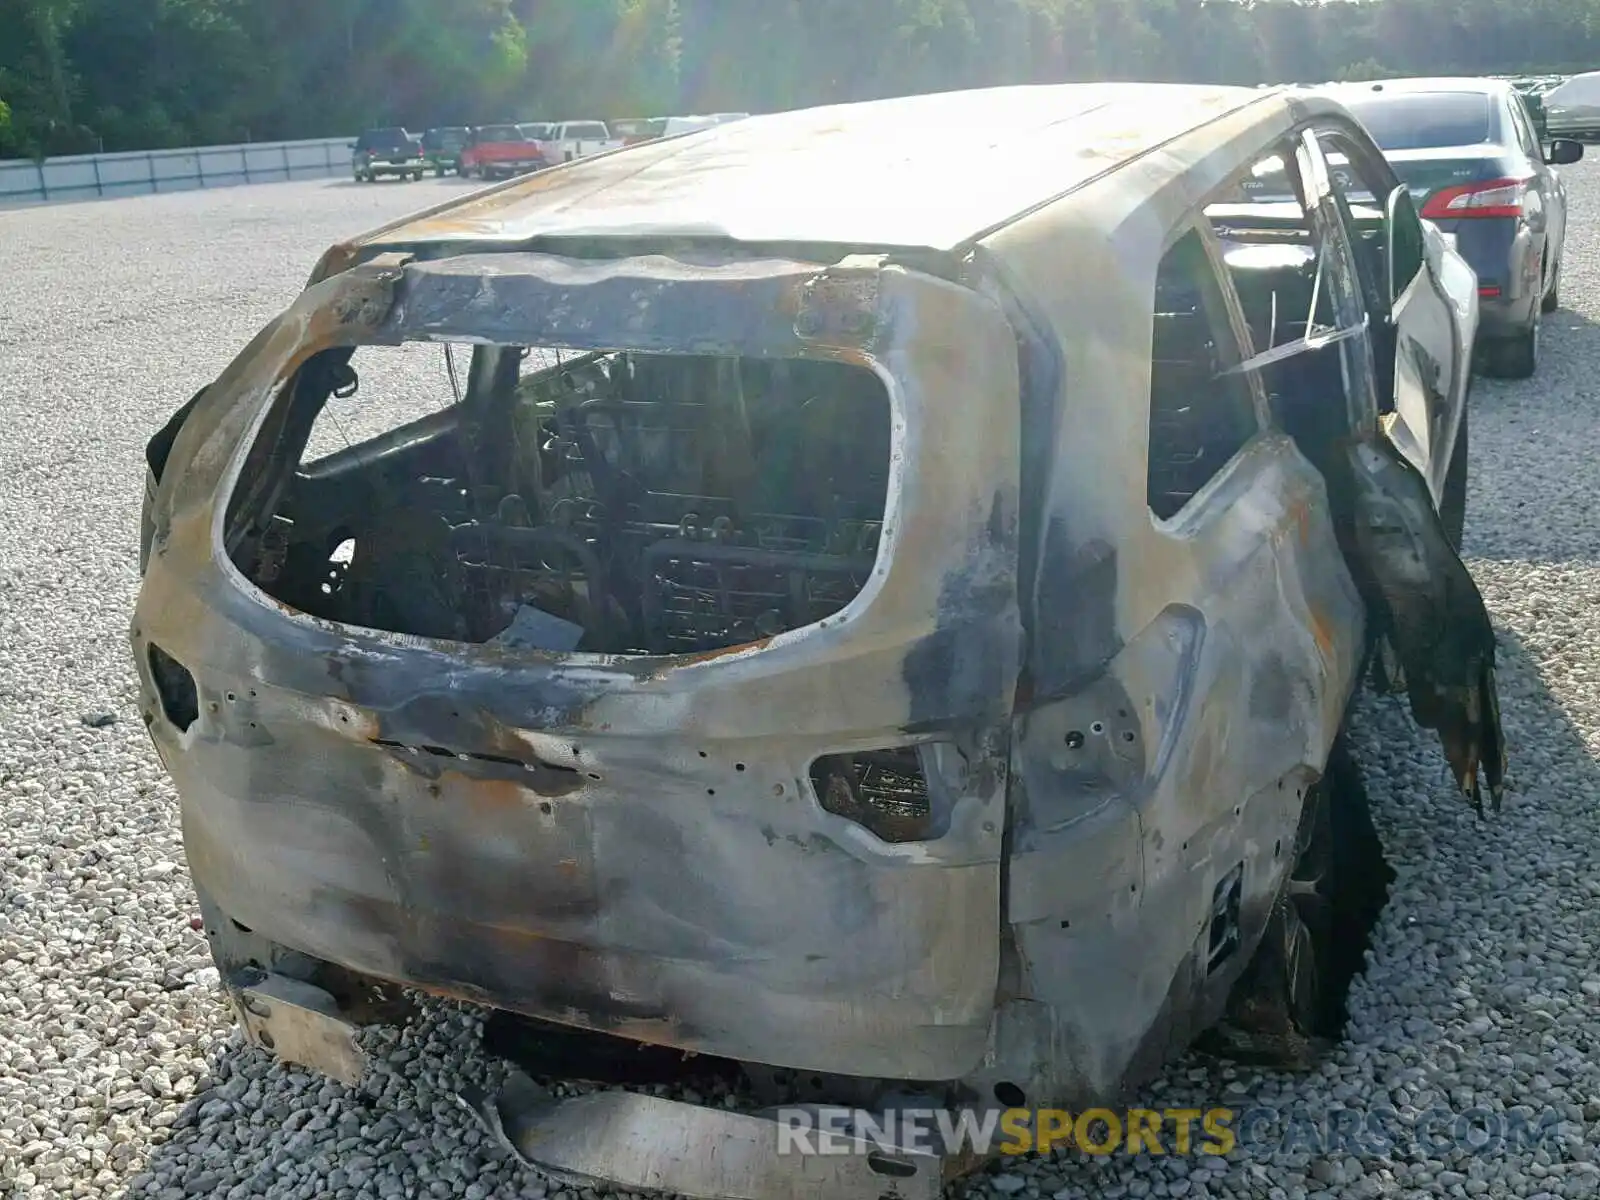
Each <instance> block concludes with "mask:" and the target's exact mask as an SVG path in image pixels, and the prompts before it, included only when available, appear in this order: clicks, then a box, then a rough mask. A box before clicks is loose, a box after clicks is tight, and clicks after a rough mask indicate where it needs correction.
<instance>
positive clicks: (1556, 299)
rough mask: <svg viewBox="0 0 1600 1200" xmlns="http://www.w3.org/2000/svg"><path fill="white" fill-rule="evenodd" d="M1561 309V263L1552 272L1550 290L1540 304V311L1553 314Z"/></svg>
mask: <svg viewBox="0 0 1600 1200" xmlns="http://www.w3.org/2000/svg"><path fill="white" fill-rule="evenodd" d="M1560 307H1561V263H1560V262H1559V261H1557V262H1556V265H1555V267H1554V268H1553V269H1552V270H1551V272H1550V290H1549V291H1548V292H1546V293H1545V294H1544V299H1543V300H1542V301H1541V302H1540V304H1539V311H1540V312H1545V313H1553V312H1555V311H1556V309H1558V308H1560Z"/></svg>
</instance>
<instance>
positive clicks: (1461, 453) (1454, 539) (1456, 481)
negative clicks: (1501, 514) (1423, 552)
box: [1439, 394, 1472, 554]
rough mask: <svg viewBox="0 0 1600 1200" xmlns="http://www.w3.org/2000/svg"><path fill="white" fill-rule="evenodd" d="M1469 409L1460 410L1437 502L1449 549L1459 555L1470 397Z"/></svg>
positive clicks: (1463, 528) (1464, 524)
mask: <svg viewBox="0 0 1600 1200" xmlns="http://www.w3.org/2000/svg"><path fill="white" fill-rule="evenodd" d="M1467 404H1468V407H1465V408H1463V409H1462V410H1461V428H1460V429H1459V430H1458V431H1457V432H1456V444H1455V449H1453V450H1452V451H1451V452H1450V469H1449V470H1448V471H1447V472H1446V473H1445V477H1444V495H1443V496H1442V497H1440V500H1439V521H1440V523H1441V524H1442V525H1443V526H1444V535H1445V537H1446V538H1447V539H1448V540H1449V542H1450V548H1451V549H1452V550H1454V551H1455V552H1456V553H1457V554H1460V553H1461V538H1462V535H1463V534H1464V533H1465V532H1466V528H1467V418H1468V417H1469V416H1470V415H1471V413H1472V409H1471V406H1470V405H1471V396H1470V394H1469V395H1468V397H1467Z"/></svg>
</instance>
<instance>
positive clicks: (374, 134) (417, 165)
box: [350, 127, 426, 183]
mask: <svg viewBox="0 0 1600 1200" xmlns="http://www.w3.org/2000/svg"><path fill="white" fill-rule="evenodd" d="M350 149H351V151H352V154H351V159H350V169H351V173H352V174H353V175H354V176H355V180H356V182H357V183H371V182H372V181H374V180H375V179H377V178H378V177H379V176H380V175H397V176H399V177H401V178H402V179H403V178H405V177H406V176H407V175H409V176H411V178H412V179H421V178H422V172H423V170H424V168H425V166H426V163H425V162H424V160H423V156H422V139H420V138H418V137H417V136H416V135H415V134H411V133H407V132H406V131H405V130H404V129H401V128H399V127H394V128H387V129H368V130H367V131H366V132H364V133H363V134H362V135H361V136H360V137H358V138H357V139H356V140H355V141H354V142H352V143H351V144H350Z"/></svg>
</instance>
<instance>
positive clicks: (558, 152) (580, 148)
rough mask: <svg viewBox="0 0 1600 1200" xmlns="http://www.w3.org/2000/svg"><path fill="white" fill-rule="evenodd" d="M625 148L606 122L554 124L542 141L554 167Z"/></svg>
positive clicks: (550, 126)
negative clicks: (613, 135)
mask: <svg viewBox="0 0 1600 1200" xmlns="http://www.w3.org/2000/svg"><path fill="white" fill-rule="evenodd" d="M622 144H623V142H622V139H621V138H614V137H612V135H611V130H610V129H608V128H607V127H606V123H605V122H604V121H553V122H551V123H550V125H549V126H548V127H547V128H546V130H545V136H544V137H542V138H540V139H539V148H540V149H541V150H542V151H543V153H544V157H545V160H546V161H547V162H550V163H552V164H556V163H566V162H572V161H573V160H574V159H579V158H587V157H588V156H589V155H591V154H600V153H602V152H604V151H606V150H616V149H618V148H619V147H621V146H622Z"/></svg>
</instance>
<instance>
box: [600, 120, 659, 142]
mask: <svg viewBox="0 0 1600 1200" xmlns="http://www.w3.org/2000/svg"><path fill="white" fill-rule="evenodd" d="M607 127H608V128H609V129H610V131H611V136H612V137H613V138H616V139H618V140H620V141H621V142H622V144H623V145H624V146H637V145H639V144H640V143H641V142H652V141H654V140H655V139H656V138H658V137H660V136H662V134H663V133H664V132H665V131H666V127H667V118H666V117H623V118H621V119H620V120H616V121H609V122H607Z"/></svg>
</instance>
